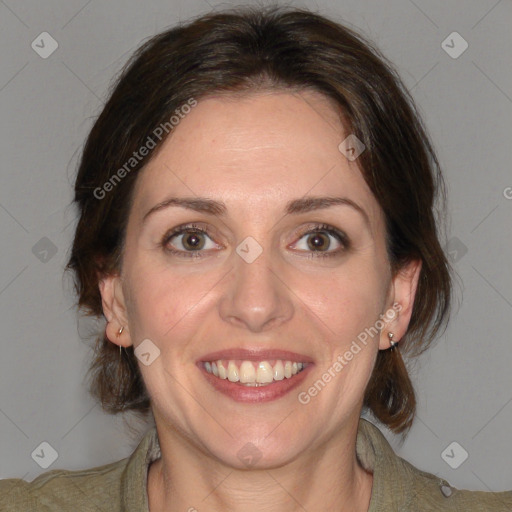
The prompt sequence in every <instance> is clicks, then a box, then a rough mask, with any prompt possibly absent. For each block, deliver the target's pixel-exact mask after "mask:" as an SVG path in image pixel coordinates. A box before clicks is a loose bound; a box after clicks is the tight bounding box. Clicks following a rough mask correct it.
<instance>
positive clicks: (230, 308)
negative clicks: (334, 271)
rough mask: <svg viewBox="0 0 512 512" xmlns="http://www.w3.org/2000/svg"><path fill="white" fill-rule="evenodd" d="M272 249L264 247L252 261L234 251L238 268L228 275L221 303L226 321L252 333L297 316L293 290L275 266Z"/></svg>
mask: <svg viewBox="0 0 512 512" xmlns="http://www.w3.org/2000/svg"><path fill="white" fill-rule="evenodd" d="M270 252H271V251H270V250H263V252H262V253H261V254H260V256H259V257H258V258H257V259H256V260H255V261H253V262H252V263H247V262H246V261H245V260H244V259H242V258H241V257H239V256H238V254H236V253H235V254H233V257H234V268H233V270H232V271H231V272H230V273H229V275H228V284H227V287H226V290H225V293H224V295H223V297H222V299H221V300H220V305H219V308H220V316H221V317H222V319H223V320H224V321H226V322H229V323H231V324H233V325H235V326H237V327H243V328H245V329H248V330H250V331H251V332H261V331H265V330H267V329H270V328H275V327H278V326H279V325H281V324H283V323H285V322H287V321H289V320H290V319H291V318H292V317H293V313H294V306H293V302H292V298H291V296H292V292H291V291H290V289H289V288H288V287H287V286H286V283H285V282H284V280H283V278H282V276H281V275H279V274H280V272H279V270H277V271H276V270H274V269H273V268H272V261H271V260H272V257H271V254H270ZM281 274H282V272H281Z"/></svg>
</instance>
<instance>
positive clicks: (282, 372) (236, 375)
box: [204, 359, 307, 386]
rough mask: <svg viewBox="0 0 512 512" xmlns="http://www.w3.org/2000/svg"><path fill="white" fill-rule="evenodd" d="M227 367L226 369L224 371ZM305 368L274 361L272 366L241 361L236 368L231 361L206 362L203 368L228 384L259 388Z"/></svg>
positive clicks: (262, 362)
mask: <svg viewBox="0 0 512 512" xmlns="http://www.w3.org/2000/svg"><path fill="white" fill-rule="evenodd" d="M226 366H227V369H226ZM306 366H307V364H306V363H297V362H295V361H294V362H292V361H282V360H280V359H278V360H276V361H275V363H274V365H273V366H272V365H271V364H270V362H269V361H259V362H253V361H242V362H241V363H240V365H239V366H238V365H237V363H236V362H235V361H233V360H229V361H221V360H219V361H206V362H205V363H204V368H205V370H206V371H207V372H208V373H211V374H213V375H215V377H218V378H220V379H228V380H229V381H230V382H240V384H244V385H246V386H259V385H266V384H270V383H271V382H274V381H278V380H283V379H285V378H286V379H290V378H291V377H292V376H293V375H296V374H297V373H299V372H300V371H302V370H303V369H304V368H305V367H306Z"/></svg>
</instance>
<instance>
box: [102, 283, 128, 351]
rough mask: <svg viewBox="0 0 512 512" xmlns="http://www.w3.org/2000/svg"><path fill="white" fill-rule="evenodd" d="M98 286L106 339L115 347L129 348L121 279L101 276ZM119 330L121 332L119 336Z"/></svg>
mask: <svg viewBox="0 0 512 512" xmlns="http://www.w3.org/2000/svg"><path fill="white" fill-rule="evenodd" d="M98 286H99V289H100V294H101V303H102V307H103V314H104V315H105V318H106V319H107V322H108V323H107V327H106V329H105V333H106V335H107V338H108V339H109V340H110V341H111V342H112V343H115V344H116V345H122V346H123V347H128V346H130V345H131V344H132V342H131V339H130V332H129V328H128V316H127V314H126V303H125V299H124V294H123V288H122V281H121V278H120V277H119V276H118V275H108V276H102V277H100V279H99V283H98ZM121 328H122V332H121V334H119V331H120V329H121Z"/></svg>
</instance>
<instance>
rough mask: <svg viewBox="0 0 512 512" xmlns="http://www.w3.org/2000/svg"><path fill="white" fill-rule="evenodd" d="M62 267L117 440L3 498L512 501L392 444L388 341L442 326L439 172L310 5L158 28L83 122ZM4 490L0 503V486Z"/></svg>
mask: <svg viewBox="0 0 512 512" xmlns="http://www.w3.org/2000/svg"><path fill="white" fill-rule="evenodd" d="M75 192H76V196H75V200H76V203H77V205H78V208H79V214H80V219H79V223H78V226H77V229H76V233H75V240H74V244H73V249H72V255H71V259H70V262H69V266H70V268H71V269H72V270H73V271H74V272H75V273H76V278H77V289H78V294H79V304H80V306H82V307H83V308H85V309H87V310H88V311H89V312H90V313H92V314H94V315H98V316H99V315H102V314H103V315H104V316H105V318H106V321H107V324H106V329H105V334H104V335H103V334H102V335H101V336H100V338H99V340H98V344H97V353H96V359H95V361H94V363H93V365H92V368H91V369H92V377H93V380H92V391H93V392H94V394H95V395H96V396H97V397H98V398H99V399H100V400H101V403H102V405H103V407H104V409H105V410H107V411H110V412H113V413H116V412H120V411H127V410H132V411H138V412H140V413H142V414H145V413H149V412H150V413H151V415H152V416H153V418H154V420H155V425H156V429H152V430H150V431H149V432H148V433H147V434H146V436H145V437H144V439H143V440H142V441H141V443H140V445H139V447H138V448H137V449H136V451H135V452H134V453H133V455H132V456H131V457H130V458H129V459H125V460H123V461H119V462H116V463H113V464H110V465H107V466H102V467H100V468H93V469H91V470H87V471H74V472H66V471H62V470H56V471H50V472H48V473H45V474H43V475H41V476H39V477H38V478H36V479H35V480H34V481H33V482H31V483H27V482H24V481H22V480H8V481H4V482H2V483H1V484H0V490H1V494H0V496H1V498H2V500H3V503H4V504H5V503H7V505H4V509H6V510H127V511H136V510H137V511H140V510H149V511H151V512H159V511H163V510H166V511H171V512H174V511H178V510H188V511H194V510H199V511H201V510H209V511H220V510H222V511H224V510H230V511H238V510H244V511H247V510H268V511H292V510H307V511H310V512H313V511H317V510H332V511H334V510H336V511H369V512H375V511H390V510H400V511H403V510H407V511H408V510H422V511H427V510H436V511H437V510H453V511H455V510H465V511H471V510H475V511H477V510H478V511H481V510H489V511H490V510H493V511H497V510H502V511H505V510H511V509H512V492H503V493H481V492H470V491H459V490H457V489H454V488H453V487H451V486H450V485H449V483H448V482H446V481H444V480H442V479H440V478H437V477H435V476H433V475H429V474H427V473H424V472H422V471H420V470H418V469H416V468H414V467H412V466H411V465H410V464H408V463H407V462H406V461H404V460H402V459H400V458H399V457H397V456H396V455H395V454H394V453H393V451H392V450H391V447H390V446H389V444H388V443H387V441H386V440H385V438H384V437H383V436H382V434H381V433H380V432H379V430H378V429H377V428H376V427H375V426H373V425H372V424H371V423H369V422H368V421H366V420H364V419H361V418H360V415H361V412H362V409H363V407H364V408H367V409H368V410H369V411H370V412H371V413H373V415H374V416H375V418H377V419H378V420H380V421H381V422H382V423H383V424H384V425H387V426H389V427H390V428H391V429H392V430H393V431H395V432H397V433H399V432H406V431H407V429H408V428H409V427H410V426H411V424H412V421H413V419H414V414H415V397H414V391H413V388H412V385H411V382H410V379H409V377H408V374H407V370H406V368H405V366H404V362H403V359H402V353H404V354H405V353H407V354H408V355H416V354H419V353H421V352H422V351H423V350H425V349H426V348H427V347H428V346H429V344H430V343H431V341H432V340H433V338H434V337H435V335H436V334H438V333H439V331H440V330H441V329H442V328H443V326H444V324H445V322H446V320H447V317H448V311H449V304H450V290H451V284H450V274H449V268H448V263H447V260H446V258H445V256H444V254H443V251H442V249H441V246H440V243H439V240H438V236H437V228H436V222H435V218H434V201H435V199H436V195H437V194H439V193H442V178H441V175H440V172H439V169H438V163H437V160H436V157H435V154H434V152H433V150H432V147H431V145H430V143H429V140H428V137H427V135H426V134H425V132H424V130H423V128H422V125H421V122H420V120H419V117H418V115H417V113H416V111H415V109H414V106H413V104H412V101H411V100H410V98H409V97H408V95H407V93H406V92H405V89H404V87H403V85H402V84H401V82H400V80H399V78H398V77H397V76H396V74H395V72H394V71H393V70H392V68H391V66H390V65H389V64H387V63H386V62H385V60H384V58H383V57H382V56H380V54H379V53H378V52H377V50H375V49H374V48H372V46H371V45H370V44H369V43H368V42H366V41H364V40H363V39H362V38H361V37H360V36H358V35H356V34H355V33H353V32H352V31H350V30H349V29H347V28H344V27H342V26H340V25H338V24H335V23H334V22H331V21H329V20H327V19H325V18H323V17H320V16H318V15H315V14H312V13H309V12H306V11H300V10H280V9H278V10H276V9H273V10H243V11H236V12H229V13H222V14H213V15H210V16H205V17H202V18H200V19H198V20H196V21H194V22H192V23H190V24H188V25H185V26H182V27H179V28H175V29H172V30H169V31H167V32H164V33H162V34H160V35H157V36H156V37H154V38H153V39H151V40H150V41H148V42H147V43H146V44H145V45H144V46H143V47H142V48H141V49H140V50H139V51H138V52H137V53H136V55H135V56H134V57H133V59H132V60H131V62H130V64H129V65H128V66H127V67H126V69H125V70H124V72H123V74H122V76H121V78H120V79H119V81H118V83H117V86H116V87H115V89H114V91H113V93H112V95H111V97H110V99H109V101H108V102H107V104H106V106H105V108H104V110H103V112H102V114H101V115H100V117H99V118H98V120H97V122H96V123H95V125H94V127H93V129H92V131H91V133H90V135H89V138H88V140H87V143H86V146H85V149H84V152H83V156H82V160H81V164H80V168H79V172H78V177H77V180H76V187H75ZM5 507H6V508H5Z"/></svg>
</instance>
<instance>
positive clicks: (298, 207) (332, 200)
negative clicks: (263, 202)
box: [142, 196, 370, 227]
mask: <svg viewBox="0 0 512 512" xmlns="http://www.w3.org/2000/svg"><path fill="white" fill-rule="evenodd" d="M340 205H341V206H349V207H351V208H352V209H354V210H356V211H357V212H358V213H360V214H361V215H362V217H363V219H364V221H365V222H366V224H367V225H368V227H369V226H370V219H369V217H368V214H367V213H366V211H365V210H364V209H363V208H362V207H361V206H359V205H358V204H357V203H356V202H354V201H352V200H351V199H349V198H348V197H330V196H326V197H302V198H300V199H293V200H292V201H289V202H288V203H286V206H285V213H286V214H287V215H296V214H300V213H308V212H312V211H315V210H323V209H326V208H329V207H331V206H340ZM172 206H175V207H176V206H177V207H181V208H186V209H188V210H193V211H196V212H201V213H208V214H210V215H214V216H216V217H223V216H225V215H226V213H227V208H226V205H225V203H224V202H222V201H216V200H214V199H207V198H205V197H170V198H168V199H166V200H165V201H162V202H160V203H158V204H156V205H155V206H153V207H152V208H151V209H150V210H149V211H148V212H147V213H146V214H145V215H144V217H143V219H142V222H143V223H144V222H146V220H147V218H148V217H149V216H150V215H152V214H154V213H155V212H158V211H161V210H164V209H166V208H169V207H172Z"/></svg>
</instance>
